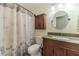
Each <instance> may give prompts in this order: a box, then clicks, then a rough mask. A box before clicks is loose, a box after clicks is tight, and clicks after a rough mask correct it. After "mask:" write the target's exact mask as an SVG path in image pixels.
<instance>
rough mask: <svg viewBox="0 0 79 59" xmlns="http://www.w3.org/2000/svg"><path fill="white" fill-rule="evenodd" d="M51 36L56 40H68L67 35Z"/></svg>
mask: <svg viewBox="0 0 79 59" xmlns="http://www.w3.org/2000/svg"><path fill="white" fill-rule="evenodd" d="M52 38H54V39H57V40H70V39H69V38H67V37H62V36H53V37H52Z"/></svg>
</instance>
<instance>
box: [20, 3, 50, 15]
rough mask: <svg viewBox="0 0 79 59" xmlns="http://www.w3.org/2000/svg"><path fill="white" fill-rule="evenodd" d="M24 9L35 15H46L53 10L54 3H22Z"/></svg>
mask: <svg viewBox="0 0 79 59" xmlns="http://www.w3.org/2000/svg"><path fill="white" fill-rule="evenodd" d="M20 5H22V6H23V7H25V8H26V9H28V10H29V11H31V12H32V13H34V14H35V15H38V14H42V13H45V12H46V11H47V10H48V9H49V8H51V6H52V3H20Z"/></svg>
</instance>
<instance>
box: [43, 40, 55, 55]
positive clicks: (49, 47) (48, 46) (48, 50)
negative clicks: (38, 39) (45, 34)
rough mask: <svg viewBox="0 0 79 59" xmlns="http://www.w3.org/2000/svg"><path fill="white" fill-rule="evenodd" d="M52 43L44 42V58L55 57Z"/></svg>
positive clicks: (49, 41)
mask: <svg viewBox="0 0 79 59" xmlns="http://www.w3.org/2000/svg"><path fill="white" fill-rule="evenodd" d="M53 52H54V51H53V47H52V41H51V40H48V39H44V40H43V56H53V55H54V53H53Z"/></svg>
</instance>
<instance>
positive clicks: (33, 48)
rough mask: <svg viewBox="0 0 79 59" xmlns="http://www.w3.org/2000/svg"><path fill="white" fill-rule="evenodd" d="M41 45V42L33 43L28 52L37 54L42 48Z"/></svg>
mask: <svg viewBox="0 0 79 59" xmlns="http://www.w3.org/2000/svg"><path fill="white" fill-rule="evenodd" d="M40 47H41V46H40V45H39V44H34V45H31V46H30V47H29V48H28V53H29V54H31V55H37V54H38V51H39V50H40Z"/></svg>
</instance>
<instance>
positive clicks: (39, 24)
mask: <svg viewBox="0 0 79 59" xmlns="http://www.w3.org/2000/svg"><path fill="white" fill-rule="evenodd" d="M35 29H46V22H45V14H41V15H37V16H35Z"/></svg>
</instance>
